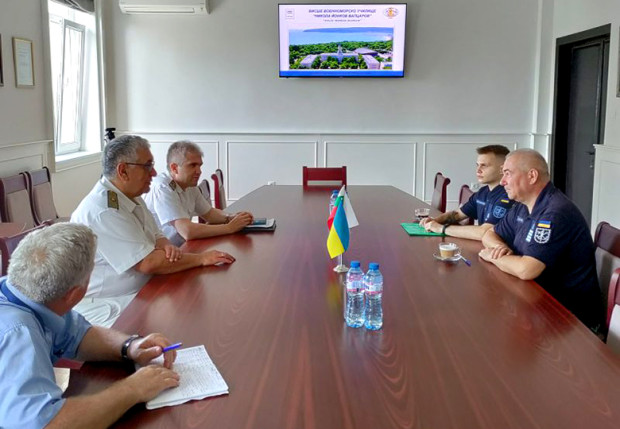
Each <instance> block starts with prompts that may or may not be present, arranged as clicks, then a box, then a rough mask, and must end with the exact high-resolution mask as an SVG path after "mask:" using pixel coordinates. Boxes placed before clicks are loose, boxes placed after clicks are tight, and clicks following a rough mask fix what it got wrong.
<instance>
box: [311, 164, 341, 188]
mask: <svg viewBox="0 0 620 429" xmlns="http://www.w3.org/2000/svg"><path fill="white" fill-rule="evenodd" d="M302 178H303V185H304V188H307V187H309V186H330V187H334V186H337V187H342V185H345V186H346V185H347V167H346V166H344V165H343V166H342V167H325V168H323V167H318V168H317V167H306V166H304V168H303V173H302Z"/></svg>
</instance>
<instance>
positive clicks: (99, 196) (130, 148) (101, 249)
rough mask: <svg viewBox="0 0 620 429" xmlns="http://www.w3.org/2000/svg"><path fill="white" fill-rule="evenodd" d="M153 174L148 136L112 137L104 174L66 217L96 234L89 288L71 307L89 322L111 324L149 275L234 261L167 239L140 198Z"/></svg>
mask: <svg viewBox="0 0 620 429" xmlns="http://www.w3.org/2000/svg"><path fill="white" fill-rule="evenodd" d="M156 174H157V172H156V171H155V168H154V163H153V155H152V154H151V150H150V145H149V143H148V141H147V140H145V139H143V138H142V137H139V136H131V135H130V136H122V137H119V138H116V139H114V140H113V141H111V142H110V143H108V145H106V147H105V149H104V152H103V177H102V178H101V180H99V181H98V182H97V183H96V184H95V186H94V188H93V189H92V190H91V192H90V193H89V194H88V195H87V196H86V197H85V198H84V200H82V202H81V203H80V205H79V206H78V208H77V209H76V210H75V211H74V212H73V214H72V216H71V222H75V223H81V224H84V225H87V226H89V227H90V228H91V229H92V230H93V231H94V232H95V234H97V237H98V240H97V253H96V257H95V268H94V270H93V273H92V275H91V278H90V282H89V285H88V291H87V293H86V296H85V297H84V299H83V300H82V301H81V302H80V303H79V304H78V305H77V306H76V308H75V309H76V310H77V311H78V312H79V313H81V314H82V315H84V317H86V319H87V320H88V321H89V322H91V323H93V324H98V325H103V326H111V325H112V324H113V323H114V321H115V320H116V319H117V318H118V316H119V315H120V313H121V312H122V310H123V309H124V308H125V307H126V306H127V305H128V304H129V302H131V300H132V299H133V298H134V297H135V295H136V294H137V293H138V292H139V291H140V289H141V288H142V286H144V284H145V283H146V282H147V281H148V280H149V279H150V277H151V276H152V275H153V274H166V273H173V272H177V271H182V270H186V269H188V268H193V267H198V266H206V265H213V264H217V263H224V264H230V263H232V262H234V260H235V259H234V258H233V257H232V256H231V255H229V254H227V253H225V252H220V251H217V250H210V251H206V252H203V253H182V252H181V250H180V249H179V248H178V247H176V246H174V245H173V244H172V243H170V241H169V240H168V239H167V238H166V237H165V236H164V235H163V234H162V233H161V231H160V230H159V228H158V226H157V223H156V222H155V220H154V219H153V216H152V215H151V213H150V212H149V210H148V209H147V208H146V205H145V204H144V201H143V200H142V198H141V197H140V195H142V194H143V193H145V192H148V190H149V188H150V184H151V180H152V178H153V176H155V175H156Z"/></svg>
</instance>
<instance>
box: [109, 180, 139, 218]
mask: <svg viewBox="0 0 620 429" xmlns="http://www.w3.org/2000/svg"><path fill="white" fill-rule="evenodd" d="M101 184H102V185H103V187H104V188H106V189H109V190H111V191H114V192H115V193H116V196H117V197H118V203H119V205H121V206H122V207H123V209H125V210H127V211H128V212H133V210H134V209H135V208H136V206H138V204H136V202H134V201H133V200H132V199H131V198H129V197H128V196H127V195H125V194H123V193H122V192H121V191H120V190H119V189H118V188H117V187H116V186H114V184H113V183H112V182H110V181H109V180H108V179H107V178H106V177H102V178H101Z"/></svg>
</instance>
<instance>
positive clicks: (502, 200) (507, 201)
mask: <svg viewBox="0 0 620 429" xmlns="http://www.w3.org/2000/svg"><path fill="white" fill-rule="evenodd" d="M500 201H501V202H502V203H504V204H508V203H509V202H510V200H505V199H501V200H500Z"/></svg>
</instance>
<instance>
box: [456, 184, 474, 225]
mask: <svg viewBox="0 0 620 429" xmlns="http://www.w3.org/2000/svg"><path fill="white" fill-rule="evenodd" d="M472 195H474V191H472V190H471V189H470V188H469V185H463V186H461V190H460V191H459V207H461V206H462V205H463V204H465V203H466V202H467V201H469V198H471V196H472ZM460 223H461V225H473V224H474V219H472V218H470V217H468V218H467V219H463V220H462V221H461V222H460Z"/></svg>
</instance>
